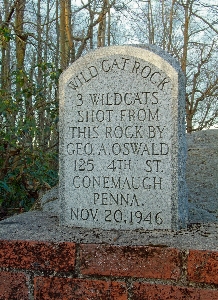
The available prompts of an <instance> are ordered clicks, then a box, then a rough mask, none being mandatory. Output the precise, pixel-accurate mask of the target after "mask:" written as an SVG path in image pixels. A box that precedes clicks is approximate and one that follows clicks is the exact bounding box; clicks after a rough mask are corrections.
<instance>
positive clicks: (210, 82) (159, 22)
mask: <svg viewBox="0 0 218 300" xmlns="http://www.w3.org/2000/svg"><path fill="white" fill-rule="evenodd" d="M206 2H207V1H196V0H171V1H169V0H165V1H164V0H163V1H150V0H149V1H140V0H138V1H137V8H134V7H131V6H129V7H128V8H127V11H128V12H129V14H130V17H131V20H132V26H133V28H134V30H135V32H136V33H137V36H138V41H139V42H140V43H151V44H156V45H158V46H159V47H161V48H162V49H164V50H166V51H168V52H169V53H171V54H172V55H173V56H174V57H176V58H177V60H178V61H179V62H180V64H181V68H182V70H183V72H184V74H185V76H186V124H187V132H189V133H190V132H192V131H195V130H202V129H204V128H210V127H211V126H213V125H214V124H217V119H218V109H217V105H216V102H217V89H218V78H217V73H216V69H215V68H214V66H216V65H217V62H218V61H217V54H216V53H217V40H218V38H217V32H218V29H217V26H218V24H217V19H216V14H217V12H218V6H217V5H212V4H210V5H209V4H206ZM131 4H132V3H131ZM206 16H207V17H206ZM136 28H137V29H136Z"/></svg>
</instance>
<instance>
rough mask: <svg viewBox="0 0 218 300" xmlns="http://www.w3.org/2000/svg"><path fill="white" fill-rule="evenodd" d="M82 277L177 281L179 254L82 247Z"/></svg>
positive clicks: (146, 249) (158, 249) (157, 249)
mask: <svg viewBox="0 0 218 300" xmlns="http://www.w3.org/2000/svg"><path fill="white" fill-rule="evenodd" d="M80 259H81V266H80V270H81V273H82V274H83V275H104V276H131V277H144V278H161V279H172V280H178V279H179V277H180V274H181V259H180V252H179V250H177V249H173V248H167V247H148V246H146V247H145V246H138V247H136V246H131V247H130V246H122V247H121V246H110V245H94V244H83V245H81V252H80Z"/></svg>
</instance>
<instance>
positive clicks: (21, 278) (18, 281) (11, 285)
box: [0, 272, 29, 300]
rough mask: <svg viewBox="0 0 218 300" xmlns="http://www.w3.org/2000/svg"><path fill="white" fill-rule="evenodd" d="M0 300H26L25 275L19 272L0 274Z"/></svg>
mask: <svg viewBox="0 0 218 300" xmlns="http://www.w3.org/2000/svg"><path fill="white" fill-rule="evenodd" d="M0 299H1V300H15V299H16V300H18V299H20V300H28V299H29V298H28V287H27V278H26V275H25V274H23V273H21V272H20V273H11V272H0Z"/></svg>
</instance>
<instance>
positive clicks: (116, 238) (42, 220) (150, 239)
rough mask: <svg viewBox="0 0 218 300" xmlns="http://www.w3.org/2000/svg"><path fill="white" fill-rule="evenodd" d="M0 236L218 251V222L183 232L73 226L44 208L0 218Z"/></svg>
mask: <svg viewBox="0 0 218 300" xmlns="http://www.w3.org/2000/svg"><path fill="white" fill-rule="evenodd" d="M0 239H1V240H32V241H50V242H64V241H65V242H66V241H71V242H75V243H100V244H101V243H105V244H112V245H113V244H114V245H158V246H168V247H176V248H181V249H200V250H218V224H214V223H208V224H193V225H191V226H189V227H188V229H187V230H180V231H170V230H152V231H148V230H142V229H138V230H132V231H127V230H101V229H87V228H77V227H73V228H70V227H64V226H59V222H58V219H57V218H56V217H51V216H49V215H48V214H46V213H43V212H41V211H32V212H28V213H23V214H20V215H17V216H14V217H11V218H9V219H5V220H3V221H1V222H0Z"/></svg>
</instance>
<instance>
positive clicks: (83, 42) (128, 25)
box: [0, 0, 218, 217]
mask: <svg viewBox="0 0 218 300" xmlns="http://www.w3.org/2000/svg"><path fill="white" fill-rule="evenodd" d="M217 15H218V5H217V4H216V1H215V0H214V1H212V0H202V1H200V0H178V1H177V0H165V1H164V0H162V1H161V0H150V1H145V0H141V1H140V0H101V1H100V0H84V1H82V0H80V1H79V0H77V1H76V0H59V1H58V0H41V1H40V0H13V1H8V0H0V46H1V50H0V70H1V72H0V207H1V208H0V214H1V213H2V215H4V214H5V213H7V214H8V213H14V212H16V211H23V210H24V211H26V210H28V209H29V208H30V207H31V205H32V204H33V203H34V201H35V200H36V199H37V198H38V197H39V195H40V192H43V190H46V189H48V188H50V187H51V186H54V185H56V184H57V182H58V78H59V75H60V73H61V72H62V71H63V70H64V69H65V68H66V67H67V66H69V65H70V64H71V63H72V62H74V61H75V60H76V59H78V58H79V57H80V56H81V55H84V54H85V53H87V52H88V51H89V50H91V49H95V48H97V47H103V46H109V45H122V44H144V43H150V44H156V45H158V46H159V47H161V48H162V49H164V50H166V51H167V52H169V53H170V54H171V55H172V56H174V57H175V58H176V59H177V60H178V61H179V62H180V65H181V67H182V70H183V72H184V74H185V76H186V114H187V116H186V124H187V132H188V133H191V132H192V131H196V130H202V129H204V128H210V127H212V126H216V125H217V123H218V105H217V96H218V76H217V65H218V54H217V53H218V52H217V50H218V18H217ZM0 217H1V215H0Z"/></svg>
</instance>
